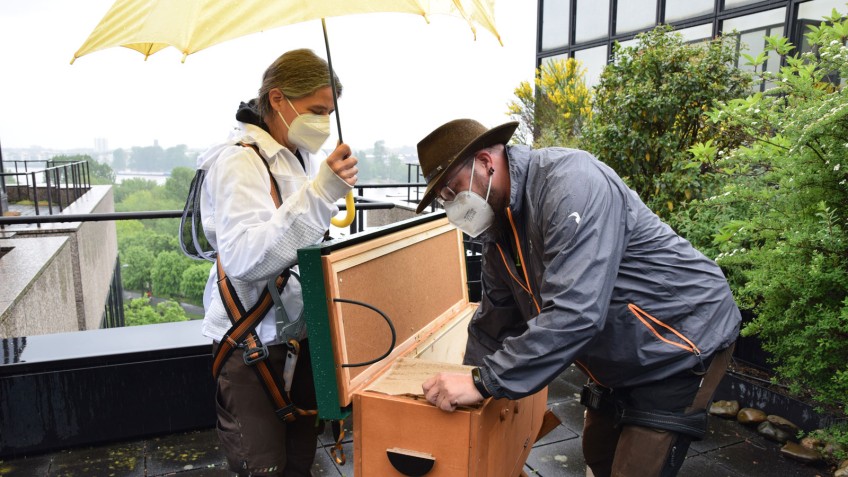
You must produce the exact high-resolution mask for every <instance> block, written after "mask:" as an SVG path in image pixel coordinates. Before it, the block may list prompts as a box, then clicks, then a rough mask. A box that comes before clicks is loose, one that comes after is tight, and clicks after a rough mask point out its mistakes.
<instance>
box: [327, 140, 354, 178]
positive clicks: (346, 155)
mask: <svg viewBox="0 0 848 477" xmlns="http://www.w3.org/2000/svg"><path fill="white" fill-rule="evenodd" d="M358 162H359V160H357V159H356V157H354V156H351V151H350V146H348V145H347V144H345V143H341V144H339V145H338V146H336V150H335V151H333V152H332V153H330V155H329V156H328V157H327V165H328V166H330V169H331V170H332V171H333V172H334V173H335V174H336V175H337V176H339V178H340V179H342V180H343V181H345V182H347V183H348V185H350V186H353V185H354V184H356V180H357V177H356V174H358V173H359V169H358V168H357V167H356V164H357V163H358Z"/></svg>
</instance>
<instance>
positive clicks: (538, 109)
mask: <svg viewBox="0 0 848 477" xmlns="http://www.w3.org/2000/svg"><path fill="white" fill-rule="evenodd" d="M585 76H586V69H585V68H583V67H582V66H581V64H580V62H579V61H577V60H575V59H574V58H569V59H567V60H561V59H557V60H550V61H546V62H545V63H544V64H543V65H542V66H541V67H540V68H538V69H537V70H536V79H535V89H534V88H532V87H531V86H530V83H529V82H527V81H523V82H521V84H519V86H518V88H516V89H515V97H516V99H515V100H514V101H511V102H510V103H509V104H508V105H507V107H508V112H509V115H510V117H511V118H512V119H514V120H516V121H518V124H519V126H518V128H519V129H518V134H516V135H515V140H517V141H518V142H519V143H525V142H526V139H527V138H528V137H532V138H533V143H532V145H533V146H534V147H537V148H538V147H549V146H574V145H576V143H577V138H579V137H580V135H581V131H582V129H583V125H584V123H586V122H587V121H588V120H590V119H591V117H592V92H591V90H590V89H589V88H588V87H587V86H586V80H585Z"/></svg>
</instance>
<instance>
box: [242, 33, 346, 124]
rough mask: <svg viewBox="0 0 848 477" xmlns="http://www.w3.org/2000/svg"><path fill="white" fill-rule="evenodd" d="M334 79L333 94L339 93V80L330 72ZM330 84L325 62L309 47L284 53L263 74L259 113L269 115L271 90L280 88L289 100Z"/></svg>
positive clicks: (340, 87) (270, 110)
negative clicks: (334, 89) (334, 91)
mask: <svg viewBox="0 0 848 477" xmlns="http://www.w3.org/2000/svg"><path fill="white" fill-rule="evenodd" d="M333 78H334V79H335V82H336V96H341V95H342V83H341V81H339V77H338V76H336V73H335V72H333ZM325 86H330V72H329V67H328V66H327V62H326V61H324V59H323V58H321V57H319V56H318V55H316V54H315V53H314V52H313V51H312V50H309V49H307V48H301V49H299V50H291V51H287V52H285V53H283V54H282V55H280V57H279V58H277V59H276V60H275V61H274V62H273V63H271V66H269V67H268V69H266V70H265V74H263V75H262V86H261V87H260V88H259V98H258V99H259V101H258V103H259V116H261V117H262V118H265V117H266V116H267V115H269V114H271V112H272V111H273V109H271V100H270V99H269V95H270V92H271V90H272V89H274V88H279V89H280V91H282V93H283V94H284V95H285V96H286V98H288V99H297V98H302V97H304V96H309V95H310V94H312V93H314V92H315V91H317V90H319V89H321V88H323V87H325Z"/></svg>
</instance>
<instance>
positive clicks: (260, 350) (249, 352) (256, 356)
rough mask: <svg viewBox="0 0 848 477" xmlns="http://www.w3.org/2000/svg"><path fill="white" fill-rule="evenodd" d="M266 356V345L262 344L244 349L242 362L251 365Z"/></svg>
mask: <svg viewBox="0 0 848 477" xmlns="http://www.w3.org/2000/svg"><path fill="white" fill-rule="evenodd" d="M267 357H268V347H267V346H265V345H264V344H263V345H262V346H257V347H255V348H248V349H246V350H244V364H246V365H248V366H252V365H254V364H256V363H258V362H260V361H262V360H264V359H266V358H267Z"/></svg>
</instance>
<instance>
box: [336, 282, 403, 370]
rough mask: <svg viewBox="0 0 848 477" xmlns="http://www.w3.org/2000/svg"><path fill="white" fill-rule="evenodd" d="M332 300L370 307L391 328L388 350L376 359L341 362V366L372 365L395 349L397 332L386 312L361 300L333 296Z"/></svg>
mask: <svg viewBox="0 0 848 477" xmlns="http://www.w3.org/2000/svg"><path fill="white" fill-rule="evenodd" d="M333 301H335V302H338V303H350V304H351V305H359V306H364V307H365V308H368V309H370V310H373V311H375V312H377V313H379V314H380V316H382V317H383V319H384V320H386V323H388V324H389V329H390V330H392V344H391V345H390V346H389V350H388V351H386V352H385V353H384V354H383V356H380V357H379V358H376V359H372V360H370V361H365V362H363V363H356V364H342V365H341V366H342V368H358V367H361V366H369V365H372V364H374V363H376V362H377V361H380V360H381V359H383V358H385V357H386V356H388V355H389V354H391V352H392V350H394V349H395V342H396V341H397V334H396V333H395V325H393V324H392V320H390V319H389V317H388V316H386V314H385V313H383V312H382V311H380V310H378V309H377V308H376V307H374V306H371V305H369V304H368V303H363V302H361V301H356V300H347V299H345V298H333Z"/></svg>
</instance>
